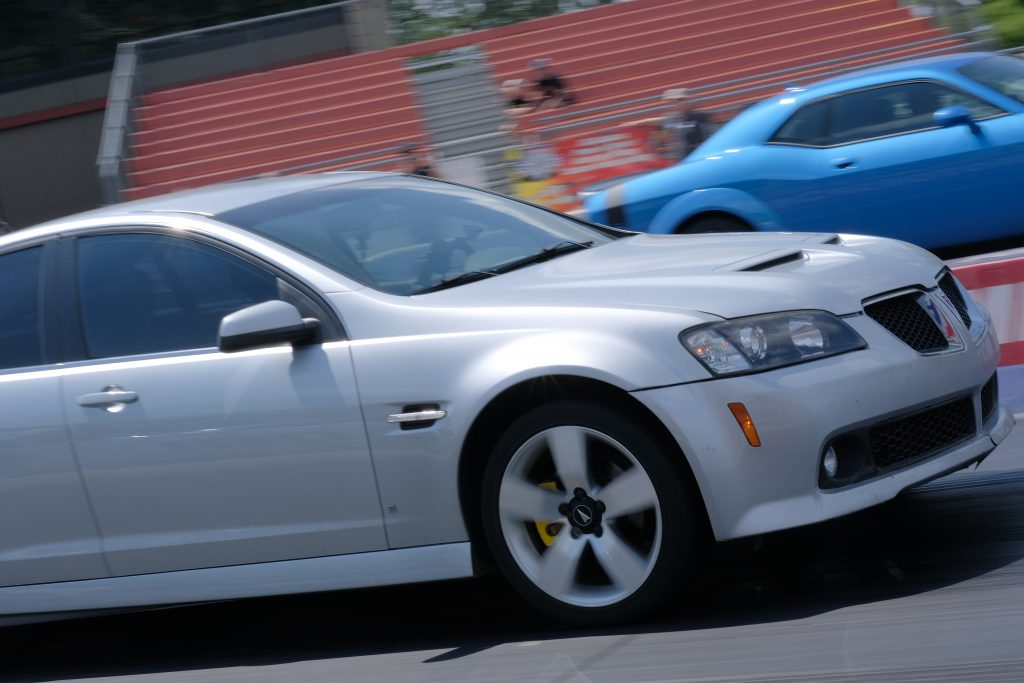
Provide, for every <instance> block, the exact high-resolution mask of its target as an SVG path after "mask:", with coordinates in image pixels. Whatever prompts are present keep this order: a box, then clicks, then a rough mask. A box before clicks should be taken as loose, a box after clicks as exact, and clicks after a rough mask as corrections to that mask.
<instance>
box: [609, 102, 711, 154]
mask: <svg viewBox="0 0 1024 683" xmlns="http://www.w3.org/2000/svg"><path fill="white" fill-rule="evenodd" d="M661 100H662V102H665V103H666V104H668V105H669V109H668V110H667V111H666V112H665V113H664V114H663V115H662V116H658V117H654V118H649V119H642V120H640V121H632V122H630V123H628V124H626V125H630V126H637V125H652V126H655V127H656V130H655V131H654V134H653V135H652V138H653V140H654V142H655V144H654V147H655V148H656V149H657V150H658V151H659V152H661V153H662V154H664V155H665V156H666V157H668V158H670V159H673V160H675V161H682V160H683V159H685V158H686V157H687V155H689V154H690V152H692V151H693V150H695V149H697V147H699V146H700V144H701V143H702V142H704V141H705V140H707V139H708V135H710V133H711V131H710V126H709V123H708V117H707V115H705V114H703V113H702V112H699V111H696V110H695V109H694V108H693V102H692V101H691V99H690V91H689V90H687V89H686V88H669V89H668V90H666V91H665V92H664V93H662V95H661Z"/></svg>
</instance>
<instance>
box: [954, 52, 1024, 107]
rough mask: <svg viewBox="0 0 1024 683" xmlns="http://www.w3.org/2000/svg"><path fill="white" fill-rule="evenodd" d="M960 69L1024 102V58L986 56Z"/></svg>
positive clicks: (969, 76) (971, 76) (973, 77)
mask: <svg viewBox="0 0 1024 683" xmlns="http://www.w3.org/2000/svg"><path fill="white" fill-rule="evenodd" d="M959 71H960V73H962V74H963V75H964V76H967V77H968V78H972V79H974V80H976V81H978V82H979V83H981V84H982V85H987V86H988V87H990V88H992V89H993V90H995V91H997V92H1000V93H1002V94H1004V95H1006V96H1007V97H1012V98H1013V99H1015V100H1017V101H1018V102H1021V103H1024V59H1019V58H1017V57H1007V56H1002V55H1000V56H997V57H986V58H985V59H979V60H978V61H976V62H971V63H970V64H968V65H967V66H962V67H960V69H959Z"/></svg>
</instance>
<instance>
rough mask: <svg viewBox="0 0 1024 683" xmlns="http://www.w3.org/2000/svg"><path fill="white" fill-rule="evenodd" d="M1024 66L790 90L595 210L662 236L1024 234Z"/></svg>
mask: <svg viewBox="0 0 1024 683" xmlns="http://www.w3.org/2000/svg"><path fill="white" fill-rule="evenodd" d="M1022 181H1024V60H1021V59H1018V58H1016V57H1010V56H1006V55H998V54H991V53H971V54H958V55H951V56H943V57H937V58H932V59H925V60H917V61H912V62H903V63H901V64H895V65H890V66H884V67H878V68H873V69H869V70H865V71H859V72H856V73H851V74H848V75H845V76H841V77H837V78H833V79H829V80H826V81H822V82H820V83H817V84H815V85H811V86H808V87H806V88H796V87H794V88H789V89H787V90H786V91H785V92H784V93H782V94H781V95H778V96H776V97H772V98H770V99H768V100H765V101H764V102H760V103H759V104H756V105H754V106H753V107H751V108H749V109H747V110H746V111H744V112H743V113H742V114H740V115H739V116H737V117H736V118H735V119H733V120H732V121H730V122H729V123H728V124H727V125H725V126H724V127H723V128H722V129H721V130H719V131H718V132H717V133H716V134H715V135H713V136H712V137H711V138H709V139H708V140H707V141H706V142H705V143H704V144H703V145H701V146H700V147H698V148H697V149H696V150H694V152H693V153H692V154H691V155H690V156H688V157H687V158H686V159H685V160H683V161H682V162H680V163H679V164H676V165H675V166H671V167H669V168H665V169H662V170H660V171H656V172H653V173H649V174H646V175H643V176H640V177H637V178H632V179H629V180H626V181H624V182H622V183H621V184H618V185H615V186H613V187H611V188H609V189H607V190H605V191H603V192H600V193H597V194H595V195H593V196H591V197H590V198H588V199H587V201H586V204H585V207H586V212H587V217H588V218H590V219H591V220H593V221H595V222H598V223H605V224H607V225H612V226H615V227H620V228H628V229H631V230H640V231H647V232H653V233H690V232H732V231H741V230H798V231H799V230H822V229H827V230H831V231H836V230H838V231H842V232H854V233H867V234H874V235H883V236H886V237H895V238H898V239H902V240H906V241H908V242H913V243H915V244H918V245H920V246H923V247H926V248H938V247H948V246H953V245H958V244H966V243H973V242H981V241H985V240H991V239H997V238H1004V237H1010V236H1014V235H1019V234H1022V233H1024V201H1022Z"/></svg>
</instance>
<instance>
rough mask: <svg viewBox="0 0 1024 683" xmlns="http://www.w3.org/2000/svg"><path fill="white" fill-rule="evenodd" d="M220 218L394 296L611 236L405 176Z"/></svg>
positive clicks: (491, 196) (558, 217) (300, 196)
mask: <svg viewBox="0 0 1024 683" xmlns="http://www.w3.org/2000/svg"><path fill="white" fill-rule="evenodd" d="M217 218H218V219H219V220H222V221H224V222H226V223H230V224H232V225H237V226H239V227H242V228H245V229H247V230H251V231H252V232H255V233H257V234H259V235H262V236H264V237H267V238H269V239H272V240H274V241H275V242H278V243H280V244H283V245H285V246H287V247H290V248H292V249H294V250H296V251H299V252H301V253H303V254H305V255H306V256H309V257H310V258H313V259H316V260H317V261H320V262H321V263H324V264H326V265H328V266H330V267H331V268H333V269H334V270H337V271H338V272H340V273H343V274H344V275H346V276H348V277H350V278H352V279H353V280H356V281H358V282H361V283H363V284H366V285H369V286H370V287H373V288H374V289H379V290H381V291H383V292H388V293H390V294H400V295H408V294H415V293H418V292H422V291H430V290H433V289H440V288H444V287H443V286H441V287H439V286H438V285H441V284H442V283H452V284H461V283H463V282H470V281H472V280H473V279H474V278H472V277H467V278H462V277H461V276H463V275H466V274H468V273H485V272H487V271H493V270H494V269H495V268H497V267H499V266H504V265H506V264H508V263H510V262H515V261H518V260H520V259H528V258H529V257H531V256H534V255H537V254H539V253H541V252H544V250H550V249H552V248H553V247H555V246H556V245H560V244H564V243H578V244H583V243H593V244H595V245H597V244H601V243H604V242H608V241H610V240H612V239H614V238H613V237H612V236H611V235H610V234H608V233H605V232H603V231H601V230H600V229H598V228H596V227H590V226H588V225H586V224H584V223H582V222H579V221H576V220H574V219H572V218H569V217H566V216H561V215H559V214H555V213H552V212H549V211H546V210H544V209H541V208H539V207H536V206H532V205H530V204H525V203H523V202H519V201H516V200H513V199H509V198H507V197H502V196H500V195H495V194H491V193H489V192H483V191H481V190H474V189H471V188H468V187H462V186H459V185H452V184H450V183H443V182H437V181H433V180H426V179H422V178H412V177H406V176H382V177H380V178H373V179H368V180H359V181H355V182H347V183H340V184H338V185H332V186H329V187H324V188H318V189H315V190H309V191H306V192H298V193H296V194H291V195H287V196H284V197H278V198H275V199H270V200H267V201H265V202H260V203H258V204H251V205H249V206H245V207H242V208H239V209H233V210H231V211H228V212H226V213H223V214H220V215H219V216H217ZM548 253H549V254H550V252H548ZM488 274H494V273H488Z"/></svg>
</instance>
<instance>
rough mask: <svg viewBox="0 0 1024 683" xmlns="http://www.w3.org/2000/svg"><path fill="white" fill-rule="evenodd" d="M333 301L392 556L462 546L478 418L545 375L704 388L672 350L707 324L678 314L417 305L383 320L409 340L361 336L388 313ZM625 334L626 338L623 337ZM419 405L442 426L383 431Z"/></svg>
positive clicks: (688, 361)
mask: <svg viewBox="0 0 1024 683" xmlns="http://www.w3.org/2000/svg"><path fill="white" fill-rule="evenodd" d="M334 299H335V300H336V301H337V304H338V308H339V310H340V311H343V312H344V313H345V314H347V315H346V318H347V320H346V325H347V327H348V329H350V330H352V331H353V332H354V334H355V336H358V337H360V338H359V339H354V340H353V341H352V347H351V348H352V357H353V362H354V364H355V370H356V378H357V383H358V388H359V392H360V398H361V401H362V404H363V411H364V419H365V421H366V429H367V434H368V436H369V440H370V447H371V451H372V453H373V461H374V467H375V469H376V474H377V481H378V487H379V491H380V496H381V503H382V505H383V508H384V516H385V522H386V526H387V534H388V542H389V545H390V547H392V548H398V547H410V546H418V545H427V544H434V543H449V542H458V541H464V540H466V539H467V532H466V529H465V525H464V522H463V516H462V510H461V507H460V503H459V494H458V470H459V457H460V453H461V450H462V444H463V442H464V440H465V438H466V435H467V433H468V432H469V430H470V428H471V426H472V424H473V421H474V420H475V419H476V417H477V416H478V415H479V414H480V413H481V412H482V410H483V409H484V407H485V406H486V405H487V404H488V403H489V402H490V401H491V400H493V399H494V398H495V397H497V396H498V395H500V394H501V393H502V392H503V391H505V390H506V389H508V388H510V387H512V386H514V385H516V384H518V383H520V382H523V381H526V380H530V379H534V378H538V377H546V376H552V375H573V376H577V377H585V378H589V379H594V380H598V381H601V382H605V383H607V384H610V385H613V386H616V387H618V388H621V389H623V390H625V391H632V390H635V389H639V388H644V387H651V386H662V385H665V384H671V383H678V382H685V381H692V380H694V379H703V378H706V377H708V375H707V372H706V371H705V370H704V369H703V368H701V367H700V366H699V364H698V363H697V361H695V360H694V359H693V358H692V357H691V356H690V355H689V354H688V353H687V352H686V351H685V349H683V347H682V346H681V345H680V344H679V342H678V339H677V335H678V333H679V331H681V330H683V329H684V328H686V327H689V326H692V325H694V324H698V323H699V322H702V321H703V320H702V319H698V317H695V316H688V315H684V314H681V313H679V312H675V311H673V312H671V313H669V312H663V311H641V312H637V311H630V310H618V311H617V310H615V309H611V310H608V309H605V310H601V311H597V312H595V311H593V310H589V311H588V310H587V309H582V310H581V309H561V310H558V309H540V308H528V309H523V310H515V309H513V310H511V311H510V310H509V309H497V310H495V309H493V308H492V309H488V308H480V309H476V310H469V311H466V310H460V311H450V310H444V309H441V310H439V309H431V308H427V307H423V306H418V305H416V304H415V303H412V304H411V305H409V306H394V307H391V309H390V314H389V315H386V316H383V317H384V318H387V319H390V320H395V319H396V318H395V316H402V317H403V319H404V320H405V323H406V324H404V325H403V326H402V327H404V328H405V330H406V331H405V333H404V334H368V335H366V336H364V335H362V334H359V331H360V330H361V329H364V328H366V329H368V328H369V327H371V326H372V320H373V318H376V319H377V320H380V319H382V316H381V314H382V313H383V312H384V311H383V310H380V309H378V312H377V315H374V314H372V313H371V312H370V308H373V306H369V307H367V308H365V309H363V310H359V311H357V310H356V309H360V308H362V306H366V304H367V298H365V297H361V296H351V295H339V296H336V297H334ZM357 299H359V300H361V304H362V306H360V305H356V300H357ZM376 303H379V302H376ZM707 318H710V316H707ZM428 322H430V323H431V324H427V323H428ZM431 327H433V328H434V329H438V330H440V329H444V328H455V329H458V328H462V329H459V330H458V331H454V332H453V331H445V332H440V331H437V332H430V331H428V329H429V328H431ZM627 328H628V329H629V330H631V334H624V333H623V330H624V329H627ZM641 342H642V343H641ZM426 405H431V406H437V407H439V408H440V409H441V410H444V411H446V412H447V416H446V417H444V418H443V419H440V420H438V421H436V422H434V423H433V424H431V425H428V426H424V427H422V428H418V429H402V428H401V426H400V425H398V424H394V423H389V422H388V416H389V415H393V414H396V413H400V412H407V411H410V410H412V409H414V407H419V406H426ZM515 417H517V416H515V415H510V416H509V421H511V420H513V419H514V418H515ZM493 436H494V437H497V436H498V434H494V435H493ZM476 455H477V456H479V457H486V455H487V454H486V453H481V454H476Z"/></svg>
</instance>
